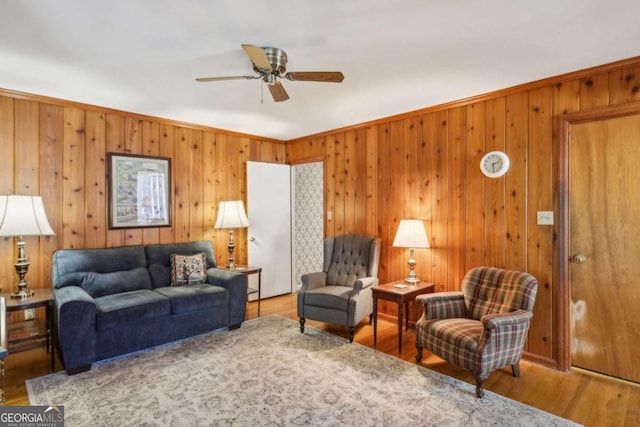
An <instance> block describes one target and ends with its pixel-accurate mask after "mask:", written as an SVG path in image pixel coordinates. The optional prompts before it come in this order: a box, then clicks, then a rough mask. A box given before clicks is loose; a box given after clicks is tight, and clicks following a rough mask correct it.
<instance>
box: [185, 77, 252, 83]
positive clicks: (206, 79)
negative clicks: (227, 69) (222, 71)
mask: <svg viewBox="0 0 640 427" xmlns="http://www.w3.org/2000/svg"><path fill="white" fill-rule="evenodd" d="M259 78H260V76H228V77H199V78H197V79H196V81H198V82H220V81H223V80H244V79H247V80H250V79H259Z"/></svg>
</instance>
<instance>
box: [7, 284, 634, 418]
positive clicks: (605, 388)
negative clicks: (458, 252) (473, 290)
mask: <svg viewBox="0 0 640 427" xmlns="http://www.w3.org/2000/svg"><path fill="white" fill-rule="evenodd" d="M260 314H261V315H262V316H266V315H269V314H280V315H282V316H284V317H288V318H291V319H295V320H297V319H298V317H297V313H296V295H295V294H292V295H284V296H280V297H275V298H270V299H267V300H263V301H262V303H261V308H260ZM255 317H257V303H255V302H252V303H249V305H248V310H247V319H253V318H255ZM307 325H309V326H314V327H316V328H319V329H323V330H326V331H329V332H331V333H334V334H336V335H340V336H343V337H346V336H347V329H346V328H345V327H341V326H335V325H329V324H325V323H320V322H315V321H311V320H309V321H307ZM355 341H356V342H358V343H360V344H362V345H365V346H367V347H373V327H372V326H369V325H367V323H366V321H363V322H362V323H361V324H360V325H359V326H358V328H357V330H356V335H355ZM414 342H415V331H414V330H409V331H406V332H405V333H404V334H403V343H402V350H403V351H402V355H399V354H398V336H397V325H396V323H395V322H394V321H388V320H384V319H380V320H379V321H378V345H377V347H376V348H377V349H378V350H379V351H383V352H385V353H388V354H390V355H393V356H396V357H400V358H401V359H403V360H406V361H407V362H410V363H416V362H415V359H414V356H415V350H414ZM49 362H50V359H49V355H48V354H47V353H46V352H45V351H44V350H43V349H35V350H30V351H26V352H22V353H16V354H11V355H9V357H8V358H7V359H6V360H5V379H4V390H5V397H6V404H7V405H28V404H29V400H28V396H27V391H26V387H25V380H26V379H29V378H35V377H39V376H42V375H46V374H48V373H49V372H50V364H49ZM422 365H423V366H425V367H427V368H429V369H432V370H434V371H437V372H440V373H442V374H445V375H449V376H452V377H455V378H458V379H460V380H462V381H465V382H468V383H470V384H473V379H472V377H471V375H469V374H468V373H466V372H465V371H464V370H462V369H459V368H457V367H455V366H453V365H450V364H448V363H446V362H444V361H443V360H442V359H440V358H438V357H436V356H433V355H431V354H429V353H428V352H426V351H425V354H424V358H423V361H422ZM61 369H62V365H61V364H60V362H59V361H56V370H61ZM520 372H521V377H520V378H514V377H513V376H512V375H511V369H510V368H505V369H501V370H498V371H495V372H493V373H492V374H491V376H490V377H489V379H488V380H487V381H485V389H486V390H490V391H492V392H494V393H497V394H500V395H502V396H505V397H508V398H510V399H513V400H517V401H519V402H522V403H525V404H527V405H531V406H534V407H536V408H539V409H542V410H544V411H547V412H550V413H552V414H556V415H559V416H561V417H564V418H567V419H570V420H572V421H575V422H578V423H581V424H584V425H586V426H598V427H599V426H638V425H640V384H634V383H629V382H624V381H620V380H616V379H611V378H608V377H603V376H599V375H594V374H590V373H587V372H582V371H580V370H572V371H571V372H559V371H556V370H554V369H550V368H546V367H544V366H540V365H537V364H535V363H530V362H526V361H522V362H521V363H520Z"/></svg>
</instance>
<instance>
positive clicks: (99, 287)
mask: <svg viewBox="0 0 640 427" xmlns="http://www.w3.org/2000/svg"><path fill="white" fill-rule="evenodd" d="M80 287H81V288H82V289H84V290H85V291H86V292H87V293H88V294H89V295H91V296H92V297H93V298H98V297H102V296H105V295H111V294H118V293H121V292H129V291H136V290H140V289H151V278H150V277H149V272H148V271H147V269H146V268H143V267H137V268H134V269H132V270H129V271H114V272H112V273H94V272H87V273H85V274H84V275H83V277H82V281H81V282H80Z"/></svg>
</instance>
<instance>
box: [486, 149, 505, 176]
mask: <svg viewBox="0 0 640 427" xmlns="http://www.w3.org/2000/svg"><path fill="white" fill-rule="evenodd" d="M480 170H481V171H482V173H483V174H485V175H486V176H488V177H489V178H498V177H500V176H502V175H504V174H505V173H507V171H508V170H509V156H507V155H506V154H505V153H503V152H502V151H490V152H488V153H487V154H485V155H484V156H482V160H480Z"/></svg>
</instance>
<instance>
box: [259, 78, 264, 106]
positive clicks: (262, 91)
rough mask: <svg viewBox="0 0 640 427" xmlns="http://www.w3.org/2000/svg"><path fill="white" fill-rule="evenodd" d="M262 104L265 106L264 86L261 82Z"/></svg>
mask: <svg viewBox="0 0 640 427" xmlns="http://www.w3.org/2000/svg"><path fill="white" fill-rule="evenodd" d="M260 104H264V84H263V83H262V82H260Z"/></svg>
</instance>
